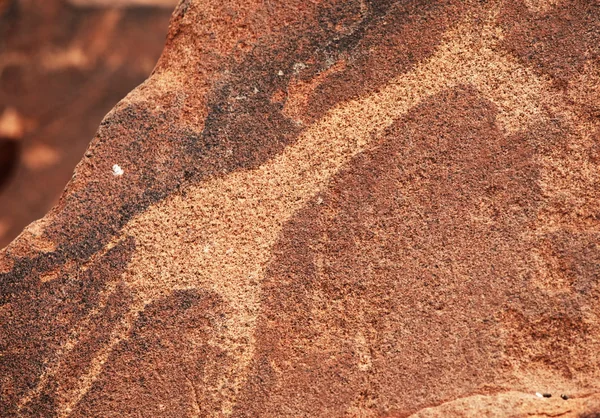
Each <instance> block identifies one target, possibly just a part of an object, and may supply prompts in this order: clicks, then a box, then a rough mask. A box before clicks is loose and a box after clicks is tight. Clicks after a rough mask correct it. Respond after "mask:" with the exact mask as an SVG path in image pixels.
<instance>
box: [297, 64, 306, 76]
mask: <svg viewBox="0 0 600 418" xmlns="http://www.w3.org/2000/svg"><path fill="white" fill-rule="evenodd" d="M305 68H306V64H305V63H303V62H297V63H295V64H294V74H298V73H299V72H300V71H302V70H304V69H305Z"/></svg>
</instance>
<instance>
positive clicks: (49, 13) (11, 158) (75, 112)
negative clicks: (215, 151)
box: [0, 0, 175, 248]
mask: <svg viewBox="0 0 600 418" xmlns="http://www.w3.org/2000/svg"><path fill="white" fill-rule="evenodd" d="M149 2H150V0H138V1H137V2H136V4H135V5H134V6H136V7H135V8H134V7H131V8H129V9H119V10H115V9H114V8H113V6H116V5H119V6H125V5H127V4H128V3H131V0H130V1H124V0H120V1H119V2H118V4H116V2H115V0H113V1H112V3H110V4H108V3H109V2H104V3H106V4H105V5H104V7H99V5H98V4H93V3H92V2H91V1H90V0H81V1H79V2H78V4H77V5H71V4H69V3H67V1H66V0H0V248H4V247H5V246H6V245H8V244H9V243H10V241H12V240H13V239H14V238H15V237H16V236H17V235H18V234H19V233H20V232H21V231H22V230H23V228H24V227H25V226H27V224H29V223H30V222H31V221H33V220H35V219H39V218H41V217H42V216H44V214H45V213H46V212H47V211H48V210H49V209H50V208H51V207H52V206H53V205H54V204H55V203H56V202H57V201H58V198H59V197H60V194H61V192H62V190H63V189H64V187H65V184H67V182H68V181H69V179H70V178H71V174H72V171H73V167H74V166H75V165H76V164H77V162H78V161H79V160H80V159H81V157H82V156H83V153H84V152H85V149H86V147H87V146H88V145H89V142H90V139H91V138H92V136H93V135H94V132H95V131H96V129H97V128H98V124H99V123H100V121H101V120H102V117H103V116H104V115H105V114H106V112H108V111H109V110H110V109H111V108H112V107H113V106H114V105H115V104H116V103H117V102H118V101H119V100H120V99H122V98H123V97H125V95H127V93H128V92H129V91H130V90H131V89H132V88H134V87H135V86H137V85H139V84H140V83H141V82H143V81H144V79H145V78H146V77H148V75H149V74H150V72H151V71H152V68H153V67H154V65H155V64H156V61H157V60H158V57H159V55H160V52H161V50H162V48H163V45H164V41H165V35H166V33H167V26H168V22H169V16H170V15H171V12H172V11H173V9H174V7H175V5H174V4H173V1H172V0H171V8H170V9H167V8H157V7H152V8H150V7H144V8H141V7H140V6H143V5H144V3H146V5H152V4H149ZM154 3H156V1H154ZM167 3H168V2H167V1H162V2H161V5H163V6H167ZM129 5H130V6H133V5H131V4H129ZM155 5H158V4H155ZM92 6H94V7H92ZM108 6H111V7H108Z"/></svg>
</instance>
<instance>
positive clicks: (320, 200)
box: [317, 196, 323, 205]
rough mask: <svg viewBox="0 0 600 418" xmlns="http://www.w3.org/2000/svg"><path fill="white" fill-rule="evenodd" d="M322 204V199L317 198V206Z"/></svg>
mask: <svg viewBox="0 0 600 418" xmlns="http://www.w3.org/2000/svg"><path fill="white" fill-rule="evenodd" d="M321 203H323V198H322V197H321V196H319V197H317V205H320V204H321Z"/></svg>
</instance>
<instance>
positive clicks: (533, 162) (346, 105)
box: [0, 0, 600, 417]
mask: <svg viewBox="0 0 600 418" xmlns="http://www.w3.org/2000/svg"><path fill="white" fill-rule="evenodd" d="M599 74H600V5H599V4H598V3H596V2H590V1H586V0H580V1H577V0H573V1H568V0H562V1H561V0H549V1H542V0H540V1H534V0H529V1H524V2H521V1H516V0H515V1H510V0H508V1H491V0H490V1H487V2H480V1H476V2H464V1H458V0H457V1H450V0H449V1H439V2H432V1H419V0H414V1H410V0H409V1H401V2H384V1H334V0H331V1H324V2H314V3H307V2H305V1H288V2H266V3H264V4H263V3H262V2H234V1H232V2H222V1H200V0H185V1H182V2H181V3H180V4H179V6H178V7H177V8H176V10H175V13H174V17H173V19H172V22H171V28H170V33H169V38H168V41H167V46H166V49H165V51H164V53H163V56H162V58H161V60H160V61H159V64H158V67H157V69H156V70H155V72H154V73H153V75H152V76H151V77H150V78H149V79H148V80H147V81H146V82H145V83H144V84H143V85H142V86H140V87H139V88H138V89H136V90H134V91H133V92H132V93H131V94H130V95H129V96H127V98H126V99H125V100H123V101H122V102H121V103H120V104H119V105H117V106H116V107H115V108H114V109H113V110H112V111H111V112H110V113H109V114H108V115H107V117H106V118H105V119H104V121H103V122H102V124H101V126H100V129H99V131H98V133H97V136H96V138H95V139H94V141H93V142H92V144H91V146H90V148H89V149H88V151H87V152H86V155H85V158H84V159H83V161H82V162H81V163H80V164H79V165H78V167H77V169H76V171H75V175H74V177H73V179H72V180H71V182H70V183H69V186H68V187H67V190H66V191H65V193H64V194H63V196H62V198H61V200H60V202H59V204H58V205H57V206H56V207H55V208H54V209H53V210H52V211H51V212H50V213H49V214H48V215H47V216H46V217H45V218H44V219H43V220H41V221H39V222H37V223H35V224H33V225H31V226H30V227H28V228H27V229H26V231H25V233H24V234H23V235H21V236H20V237H19V238H18V239H17V240H16V241H14V242H13V243H12V244H11V245H10V246H9V247H8V248H7V249H6V250H4V252H3V253H1V258H0V260H1V261H0V271H2V273H1V275H0V286H1V288H0V292H1V293H0V303H1V304H2V305H1V307H0V315H1V320H0V325H1V326H2V329H1V330H0V338H1V339H0V347H1V348H0V349H1V350H2V351H1V356H0V376H1V378H0V379H2V380H1V384H2V389H1V393H0V400H1V402H2V405H1V407H0V408H1V410H3V411H4V413H5V415H6V416H13V415H19V414H20V415H21V416H56V417H66V416H71V417H87V416H116V415H118V416H165V417H181V416H236V417H242V416H248V417H250V416H264V417H276V416H310V417H313V416H323V417H330V416H356V417H371V416H373V417H406V416H417V417H442V416H464V417H482V416H489V417H496V416H511V417H525V416H569V417H595V416H598V414H600V354H599V353H600V318H599V315H600V311H599V310H598V297H599V295H600V288H599V286H598V281H599V280H600V244H599V243H600V239H599V238H600V196H599V191H598V190H600V189H599V188H598V186H599V183H600V170H599V168H600V167H599V165H600V145H599V144H600V95H598V92H599V89H600V83H599V80H600V75H599ZM536 392H540V393H549V394H552V397H551V398H545V397H538V396H536V395H535V393H536ZM561 394H563V395H566V396H564V397H565V398H568V399H563V398H561V396H560V395H561Z"/></svg>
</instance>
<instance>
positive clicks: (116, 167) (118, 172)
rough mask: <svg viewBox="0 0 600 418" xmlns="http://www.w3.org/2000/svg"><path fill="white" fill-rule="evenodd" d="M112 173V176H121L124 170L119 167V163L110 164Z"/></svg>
mask: <svg viewBox="0 0 600 418" xmlns="http://www.w3.org/2000/svg"><path fill="white" fill-rule="evenodd" d="M112 173H113V175H114V176H122V175H123V173H124V171H123V169H122V168H121V166H120V165H118V164H115V165H113V166H112Z"/></svg>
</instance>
